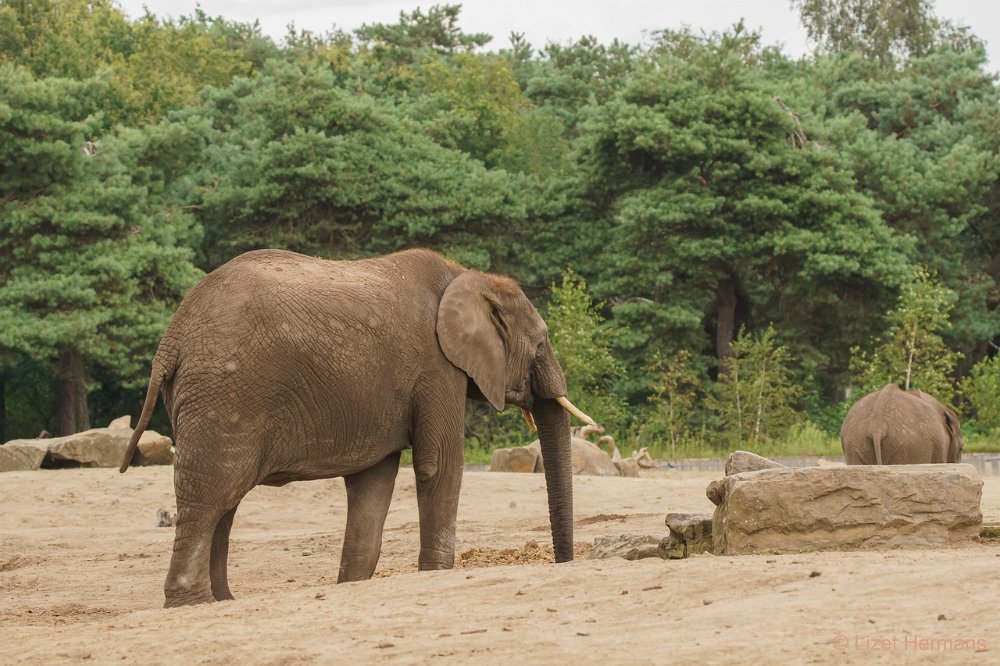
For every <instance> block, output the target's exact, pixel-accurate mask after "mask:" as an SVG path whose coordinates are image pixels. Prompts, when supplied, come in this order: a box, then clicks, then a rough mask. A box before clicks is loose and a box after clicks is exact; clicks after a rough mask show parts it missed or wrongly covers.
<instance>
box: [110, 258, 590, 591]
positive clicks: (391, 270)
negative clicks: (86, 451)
mask: <svg viewBox="0 0 1000 666" xmlns="http://www.w3.org/2000/svg"><path fill="white" fill-rule="evenodd" d="M159 392H162V394H163V399H164V404H165V405H166V408H167V410H168V412H169V415H170V420H171V423H172V424H173V428H174V436H175V439H176V443H177V453H176V459H175V462H174V489H175V493H176V497H177V509H178V514H177V522H176V533H175V537H174V548H173V556H172V558H171V561H170V570H169V572H168V574H167V579H166V583H165V584H164V592H165V596H166V604H165V605H166V606H168V607H170V606H179V605H184V604H192V603H199V602H207V601H213V600H221V599H232V598H233V597H232V594H231V593H230V590H229V584H228V580H227V573H226V570H227V566H226V561H227V556H228V552H229V533H230V529H231V527H232V523H233V516H234V514H235V513H236V508H237V506H238V505H239V503H240V500H241V499H242V498H243V497H244V495H246V493H247V492H248V491H250V489H251V488H253V487H254V486H256V485H258V484H264V485H271V486H281V485H284V484H286V483H289V482H290V481H299V480H307V479H321V478H331V477H338V476H342V477H344V481H345V485H346V489H347V525H346V528H345V531H344V545H343V551H342V553H341V560H340V575H339V581H341V582H343V581H355V580H364V579H367V578H370V577H371V576H372V574H373V573H374V571H375V566H376V564H377V562H378V558H379V554H380V550H381V544H382V528H383V524H384V522H385V517H386V513H387V512H388V509H389V502H390V499H391V497H392V491H393V485H394V480H395V478H396V472H397V469H398V466H399V460H400V453H401V452H402V451H403V449H406V448H412V450H413V467H414V474H415V477H416V486H417V504H418V513H419V524H420V554H419V559H418V563H419V567H420V569H421V570H426V569H449V568H451V567H452V566H453V565H454V551H455V518H456V513H457V510H458V494H459V487H460V485H461V481H462V466H463V448H464V436H463V435H464V422H463V420H464V413H465V403H466V397H471V398H474V399H479V400H486V401H488V402H489V403H490V404H491V405H493V407H494V408H496V409H497V410H500V409H503V408H504V406H505V404H506V403H511V404H514V405H518V406H520V407H522V408H523V409H524V410H525V416H526V418H528V420H529V423H532V422H534V423H537V429H538V432H539V437H540V439H541V445H542V453H543V455H544V456H545V461H546V464H545V470H546V474H545V482H546V486H547V492H548V503H549V516H550V520H551V527H552V540H553V544H554V547H555V557H556V561H557V562H565V561H568V560H572V559H573V495H572V490H573V487H572V484H573V480H572V468H571V460H570V447H569V418H568V416H567V412H569V413H571V414H574V415H575V416H577V417H578V418H580V419H581V420H584V421H586V422H590V423H593V421H592V420H591V419H590V418H589V417H587V416H586V415H585V414H583V413H581V412H580V411H579V410H577V409H576V408H575V407H574V406H573V405H572V403H570V402H569V401H568V400H567V399H566V397H565V396H566V381H565V379H564V376H563V372H562V369H561V368H560V366H559V363H558V362H557V360H556V357H555V354H554V352H553V350H552V346H551V345H550V343H549V339H548V331H547V328H546V326H545V322H544V321H542V318H541V317H540V316H539V314H538V312H537V311H536V310H535V308H534V307H533V306H532V305H531V303H530V302H529V300H528V298H527V297H526V296H525V295H524V293H523V292H522V291H521V289H520V288H519V287H518V286H517V284H516V283H515V282H514V281H513V280H511V279H509V278H505V277H500V276H496V275H490V274H486V273H480V272H477V271H473V270H467V269H466V268H464V267H462V266H460V265H459V264H457V263H454V262H451V261H448V260H446V259H444V258H443V257H441V256H440V255H438V254H435V253H434V252H430V251H427V250H409V251H404V252H399V253H397V254H393V255H389V256H386V257H380V258H375V259H365V260H359V261H328V260H323V259H315V258H311V257H307V256H304V255H301V254H296V253H293V252H286V251H281V250H257V251H254V252H248V253H246V254H243V255H241V256H239V257H236V258H235V259H233V260H232V261H230V262H228V263H227V264H225V265H223V266H221V267H220V268H218V269H217V270H215V271H213V272H212V273H211V274H209V275H208V276H207V277H206V278H205V279H204V280H203V281H202V282H201V283H199V284H198V285H197V286H195V287H194V288H193V289H192V290H191V291H190V292H189V293H188V294H187V296H185V298H184V300H183V301H182V302H181V304H180V306H179V307H178V309H177V312H176V313H175V314H174V317H173V319H172V320H171V322H170V325H169V326H168V328H167V330H166V332H165V333H164V335H163V339H162V340H161V341H160V344H159V347H158V349H157V351H156V355H155V357H154V358H153V363H152V372H151V376H150V381H149V388H148V391H147V394H146V399H145V402H144V404H143V407H142V414H141V416H140V417H139V422H138V424H137V425H136V429H135V432H134V433H133V435H132V439H131V441H130V442H129V445H128V450H127V451H126V453H125V459H124V461H123V463H122V466H121V471H122V472H124V471H125V470H126V469H127V468H128V465H129V462H130V461H131V459H132V455H133V453H134V451H135V448H136V444H137V442H138V439H139V436H140V434H141V433H142V431H143V430H144V429H145V428H146V426H147V425H148V423H149V418H150V415H151V414H152V411H153V409H154V407H155V405H156V400H157V394H158V393H159Z"/></svg>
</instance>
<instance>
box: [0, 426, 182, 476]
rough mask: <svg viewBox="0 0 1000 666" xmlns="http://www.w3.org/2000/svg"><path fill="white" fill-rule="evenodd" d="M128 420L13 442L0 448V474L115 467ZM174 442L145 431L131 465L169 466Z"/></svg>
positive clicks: (125, 443) (122, 451) (124, 444)
mask: <svg viewBox="0 0 1000 666" xmlns="http://www.w3.org/2000/svg"><path fill="white" fill-rule="evenodd" d="M130 422H131V419H130V418H129V417H128V416H122V417H121V418H117V419H115V420H114V421H112V422H111V423H110V424H109V425H108V427H107V428H94V429H92V430H85V431H83V432H79V433H76V434H75V435H67V436H65V437H51V438H43V439H14V440H11V441H9V442H7V443H6V444H4V445H3V446H0V472H19V471H24V470H34V469H39V468H40V467H118V466H119V465H121V464H122V458H123V457H124V456H125V449H126V448H127V447H128V441H129V439H130V438H131V437H132V429H131V428H130V427H129V424H130ZM173 462H174V450H173V442H171V441H170V438H169V437H166V436H164V435H160V434H159V433H157V432H155V431H153V430H147V431H145V432H144V433H143V434H142V437H141V438H140V439H139V447H138V450H137V451H136V453H135V457H134V458H133V459H132V464H134V465H171V464H173Z"/></svg>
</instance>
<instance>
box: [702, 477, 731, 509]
mask: <svg viewBox="0 0 1000 666" xmlns="http://www.w3.org/2000/svg"><path fill="white" fill-rule="evenodd" d="M705 495H706V496H707V497H708V499H709V500H711V501H712V504H714V505H715V506H719V505H720V504H722V500H723V499H724V498H725V496H726V479H716V480H715V481H711V482H709V484H708V487H707V488H705Z"/></svg>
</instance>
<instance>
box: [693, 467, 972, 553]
mask: <svg viewBox="0 0 1000 666" xmlns="http://www.w3.org/2000/svg"><path fill="white" fill-rule="evenodd" d="M718 483H719V490H720V495H721V498H720V499H721V501H720V503H719V505H718V507H717V508H716V510H715V514H714V516H713V519H712V536H713V541H714V552H715V554H716V555H736V554H744V553H769V552H775V551H777V552H802V551H812V550H827V549H852V548H877V547H889V548H892V547H942V546H949V545H954V544H956V543H960V542H967V541H968V542H971V541H972V540H973V539H975V538H976V537H977V536H978V535H979V530H980V526H981V525H982V522H983V514H982V511H981V510H980V500H981V498H982V489H983V481H982V478H981V477H980V476H979V474H978V472H976V469H975V467H973V466H972V465H965V464H940V465H892V466H865V465H855V466H849V467H847V466H845V467H827V468H821V467H802V468H795V467H784V468H775V469H764V470H760V471H756V472H744V473H741V474H735V475H732V476H728V477H726V478H725V479H722V480H721V482H718Z"/></svg>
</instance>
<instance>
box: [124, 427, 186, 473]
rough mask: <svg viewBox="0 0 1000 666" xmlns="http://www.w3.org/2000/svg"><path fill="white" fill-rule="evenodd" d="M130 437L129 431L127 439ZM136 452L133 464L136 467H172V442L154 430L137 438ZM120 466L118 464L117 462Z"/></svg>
mask: <svg viewBox="0 0 1000 666" xmlns="http://www.w3.org/2000/svg"><path fill="white" fill-rule="evenodd" d="M131 436H132V433H131V431H130V432H129V437H131ZM137 448H138V451H136V453H135V457H134V458H133V462H134V463H135V464H136V465H173V464H174V448H173V442H172V441H171V439H170V438H169V437H167V436H166V435H161V434H160V433H158V432H156V431H155V430H147V431H145V432H144V433H142V435H141V436H140V437H139V444H138V446H137ZM119 464H120V462H119Z"/></svg>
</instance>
